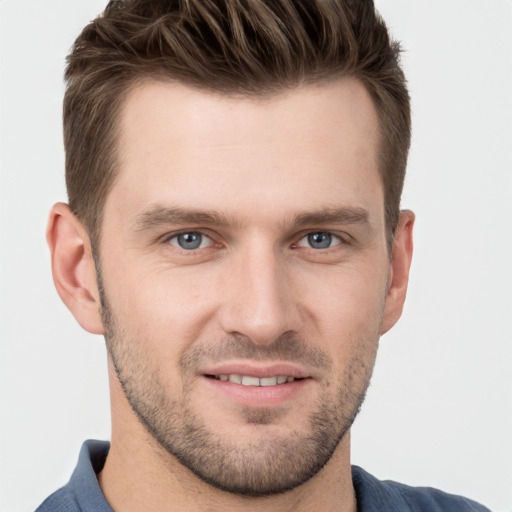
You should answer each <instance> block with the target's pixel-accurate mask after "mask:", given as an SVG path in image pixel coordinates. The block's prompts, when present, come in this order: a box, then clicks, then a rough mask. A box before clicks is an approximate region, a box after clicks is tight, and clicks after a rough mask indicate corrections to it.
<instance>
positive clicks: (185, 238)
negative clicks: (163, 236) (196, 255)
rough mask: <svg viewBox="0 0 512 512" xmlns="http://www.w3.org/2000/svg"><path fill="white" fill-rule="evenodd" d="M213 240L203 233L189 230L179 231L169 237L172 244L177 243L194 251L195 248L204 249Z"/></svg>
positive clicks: (185, 248) (178, 245) (176, 244)
mask: <svg viewBox="0 0 512 512" xmlns="http://www.w3.org/2000/svg"><path fill="white" fill-rule="evenodd" d="M211 242H212V240H211V239H210V238H208V237H207V236H206V235H203V234H202V233H197V232H195V231H191V232H187V233H179V234H177V235H174V236H173V237H172V238H170V239H169V243H170V244H171V245H175V246H176V247H179V248H180V249H184V250H186V251H193V250H195V249H202V248H204V247H208V245H210V243H211Z"/></svg>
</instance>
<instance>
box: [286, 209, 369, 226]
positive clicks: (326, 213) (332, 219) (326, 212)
mask: <svg viewBox="0 0 512 512" xmlns="http://www.w3.org/2000/svg"><path fill="white" fill-rule="evenodd" d="M308 224H344V225H350V224H369V214H368V211H367V210H365V209H364V208H360V207H342V208H325V209H321V210H317V211H312V212H304V213H300V214H298V215H296V216H295V217H293V220H292V225H296V226H304V225H308Z"/></svg>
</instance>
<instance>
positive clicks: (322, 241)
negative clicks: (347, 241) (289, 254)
mask: <svg viewBox="0 0 512 512" xmlns="http://www.w3.org/2000/svg"><path fill="white" fill-rule="evenodd" d="M341 242H342V241H341V238H340V237H339V236H336V235H333V234H332V233H326V232H323V231H318V232H316V233H309V235H306V236H305V237H303V238H301V239H300V241H299V243H298V245H299V246H300V247H311V248H312V249H329V248H330V247H333V246H335V245H340V244H341Z"/></svg>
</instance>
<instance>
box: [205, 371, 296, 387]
mask: <svg viewBox="0 0 512 512" xmlns="http://www.w3.org/2000/svg"><path fill="white" fill-rule="evenodd" d="M209 377H210V378H213V379H217V380H221V381H223V382H233V383H234V384H241V385H242V386H262V387H264V386H277V385H279V384H286V383H287V382H293V381H295V380H296V379H295V377H287V376H285V375H279V376H275V377H261V378H259V377H252V376H249V375H239V374H236V373H232V374H229V375H227V374H222V375H209Z"/></svg>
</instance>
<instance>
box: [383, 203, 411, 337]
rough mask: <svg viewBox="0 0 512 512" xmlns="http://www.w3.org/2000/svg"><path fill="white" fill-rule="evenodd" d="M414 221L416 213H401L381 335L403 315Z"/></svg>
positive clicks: (394, 244)
mask: <svg viewBox="0 0 512 512" xmlns="http://www.w3.org/2000/svg"><path fill="white" fill-rule="evenodd" d="M414 220H415V217H414V213H413V212H411V211H410V210H403V211H402V212H400V221H399V224H398V227H397V229H396V233H395V241H394V243H393V249H392V251H393V253H392V258H391V267H390V270H389V282H388V289H387V294H386V303H385V306H384V315H383V320H382V327H381V334H384V333H385V332H387V331H389V329H391V327H393V326H394V325H395V324H396V322H397V321H398V319H399V318H400V316H401V315H402V310H403V307H404V302H405V297H406V294H407V285H408V283H409V270H410V267H411V260H412V253H413V236H412V232H413V227H414Z"/></svg>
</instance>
